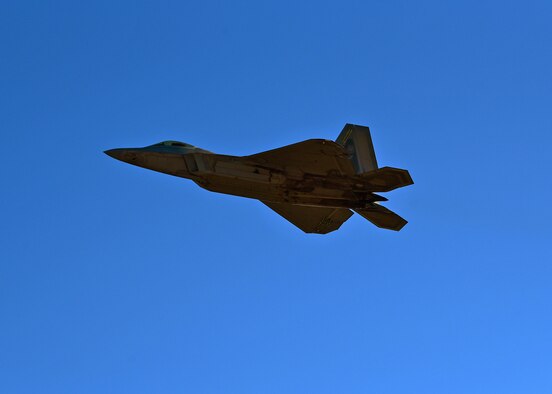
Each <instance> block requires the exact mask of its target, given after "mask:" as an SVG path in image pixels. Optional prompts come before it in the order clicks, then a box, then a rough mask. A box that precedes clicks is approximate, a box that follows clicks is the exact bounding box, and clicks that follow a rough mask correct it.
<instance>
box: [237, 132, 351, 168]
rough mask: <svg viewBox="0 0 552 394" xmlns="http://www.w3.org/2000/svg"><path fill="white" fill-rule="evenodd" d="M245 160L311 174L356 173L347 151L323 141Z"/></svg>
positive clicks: (307, 143)
mask: <svg viewBox="0 0 552 394" xmlns="http://www.w3.org/2000/svg"><path fill="white" fill-rule="evenodd" d="M244 158H245V159H250V160H252V161H254V162H257V163H259V164H261V165H264V166H266V167H280V168H287V167H294V168H297V169H299V170H301V171H302V172H305V173H309V174H318V175H328V174H329V173H332V172H334V173H337V174H340V175H354V173H355V170H354V168H353V163H352V162H351V161H350V160H349V158H348V156H347V152H345V149H344V148H343V147H342V146H341V145H339V144H338V143H335V142H333V141H329V140H322V139H312V140H306V141H303V142H298V143H296V144H292V145H287V146H284V147H281V148H277V149H272V150H269V151H266V152H261V153H257V154H254V155H251V156H245V157H244Z"/></svg>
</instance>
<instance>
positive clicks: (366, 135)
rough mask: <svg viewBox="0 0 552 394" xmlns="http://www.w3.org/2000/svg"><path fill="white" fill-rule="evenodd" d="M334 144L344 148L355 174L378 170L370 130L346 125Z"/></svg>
mask: <svg viewBox="0 0 552 394" xmlns="http://www.w3.org/2000/svg"><path fill="white" fill-rule="evenodd" d="M336 142H337V143H338V144H340V145H343V146H344V147H345V150H346V151H347V153H348V154H349V157H350V158H351V161H352V162H353V165H354V167H355V171H356V173H357V174H362V173H364V172H368V171H373V170H377V169H378V162H377V160H376V153H375V152H374V145H373V144H372V137H371V136H370V129H369V128H368V127H365V126H358V125H354V124H349V123H347V124H346V125H345V127H344V128H343V130H342V131H341V134H339V137H337V140H336Z"/></svg>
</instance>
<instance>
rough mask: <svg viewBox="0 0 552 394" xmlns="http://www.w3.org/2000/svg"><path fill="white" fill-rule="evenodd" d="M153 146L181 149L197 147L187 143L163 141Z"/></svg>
mask: <svg viewBox="0 0 552 394" xmlns="http://www.w3.org/2000/svg"><path fill="white" fill-rule="evenodd" d="M151 146H178V147H181V148H195V146H193V145H190V144H186V143H185V142H180V141H163V142H159V143H158V144H153V145H151Z"/></svg>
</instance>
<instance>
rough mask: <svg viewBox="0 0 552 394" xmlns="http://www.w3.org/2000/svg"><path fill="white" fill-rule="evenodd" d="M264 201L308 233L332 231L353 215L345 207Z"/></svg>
mask: <svg viewBox="0 0 552 394" xmlns="http://www.w3.org/2000/svg"><path fill="white" fill-rule="evenodd" d="M262 203H263V204H265V205H266V206H268V207H269V208H271V209H273V210H274V211H276V213H277V214H279V215H282V216H283V217H284V218H285V219H287V220H288V221H289V222H291V223H292V224H294V225H296V226H297V227H299V228H300V229H301V230H303V231H304V232H306V233H317V234H327V233H330V232H332V231H335V230H337V229H338V228H339V227H341V225H342V224H343V223H344V222H345V221H346V220H347V219H349V218H350V217H351V216H352V215H353V213H352V212H351V211H350V210H349V209H345V208H323V207H306V206H301V205H293V204H286V203H276V202H266V201H262Z"/></svg>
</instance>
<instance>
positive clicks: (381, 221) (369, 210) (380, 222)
mask: <svg viewBox="0 0 552 394" xmlns="http://www.w3.org/2000/svg"><path fill="white" fill-rule="evenodd" d="M354 211H355V212H356V213H358V214H359V215H360V216H362V217H363V218H364V219H367V220H369V221H370V222H372V223H373V224H375V225H376V226H378V227H380V228H385V229H388V230H394V231H399V230H400V229H402V228H403V227H404V226H405V225H406V223H408V222H407V221H406V220H404V219H403V218H402V217H400V216H399V215H397V214H396V213H395V212H393V211H390V210H389V209H387V208H385V207H383V206H381V205H378V204H370V206H368V207H366V208H361V209H355V210H354Z"/></svg>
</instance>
